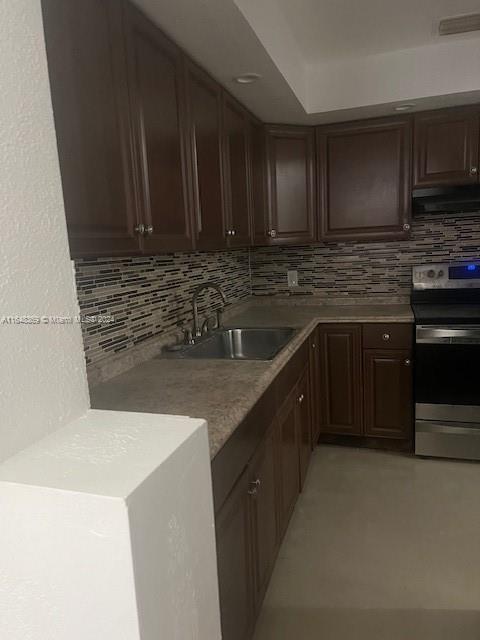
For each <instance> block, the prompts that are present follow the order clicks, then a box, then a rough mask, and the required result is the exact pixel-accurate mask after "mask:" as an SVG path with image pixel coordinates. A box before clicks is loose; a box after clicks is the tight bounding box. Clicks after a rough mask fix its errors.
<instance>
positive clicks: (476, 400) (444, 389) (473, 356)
mask: <svg viewBox="0 0 480 640" xmlns="http://www.w3.org/2000/svg"><path fill="white" fill-rule="evenodd" d="M415 350H416V356H415V396H416V398H415V401H416V402H425V403H429V404H463V405H476V406H480V375H479V371H480V345H478V344H477V345H474V344H473V345H472V344H469V345H465V344H459V345H453V344H417V345H416V346H415Z"/></svg>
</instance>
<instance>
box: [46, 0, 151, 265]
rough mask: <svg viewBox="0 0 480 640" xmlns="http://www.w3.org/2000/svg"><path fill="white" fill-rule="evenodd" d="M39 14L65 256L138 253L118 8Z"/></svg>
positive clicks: (92, 4) (56, 2) (62, 3)
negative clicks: (62, 211) (60, 188)
mask: <svg viewBox="0 0 480 640" xmlns="http://www.w3.org/2000/svg"><path fill="white" fill-rule="evenodd" d="M42 8H43V22H44V29H45V40H46V47H47V54H48V68H49V75H50V87H51V94H52V103H53V110H54V116H55V129H56V134H57V145H58V155H59V159H60V169H61V176H62V185H63V197H64V201H65V210H66V214H67V223H68V235H69V243H70V252H71V254H72V256H74V257H76V256H81V255H91V256H96V255H105V256H114V255H121V254H132V253H138V252H139V251H140V247H139V239H138V235H137V234H136V233H135V231H134V229H135V226H136V225H137V224H138V222H139V220H138V217H137V209H136V201H135V195H134V184H133V166H132V157H131V149H130V120H129V117H130V116H129V103H128V86H127V66H126V57H125V47H124V39H123V22H122V18H123V16H122V7H121V4H120V3H118V2H117V1H116V0H105V1H104V2H98V0H85V1H84V2H69V1H66V0H43V1H42Z"/></svg>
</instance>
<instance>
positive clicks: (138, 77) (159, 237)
mask: <svg viewBox="0 0 480 640" xmlns="http://www.w3.org/2000/svg"><path fill="white" fill-rule="evenodd" d="M126 6H127V9H126V23H127V44H128V64H129V78H130V95H131V102H132V116H133V123H134V139H135V147H136V162H137V169H138V172H137V173H138V175H137V180H138V185H139V188H140V193H141V196H140V201H141V207H140V208H141V211H142V222H144V223H145V224H147V225H151V227H152V230H151V232H150V233H146V234H145V235H144V236H143V245H144V251H145V252H147V253H148V252H155V251H174V250H182V249H191V248H192V246H193V241H192V233H191V220H190V211H191V206H190V200H191V199H190V193H189V189H188V179H187V160H186V144H185V143H186V140H185V132H186V114H185V91H184V82H183V80H184V77H183V66H182V64H183V57H182V54H181V52H180V50H179V49H178V48H177V47H176V46H175V45H174V44H173V43H172V42H171V41H170V40H168V39H167V38H166V37H165V36H164V35H163V34H162V33H161V31H160V30H159V29H158V28H157V27H155V25H153V24H152V23H151V22H150V21H149V20H147V18H145V16H144V15H143V14H142V13H140V12H139V11H138V10H137V9H135V8H134V7H133V6H132V5H130V4H127V5H126Z"/></svg>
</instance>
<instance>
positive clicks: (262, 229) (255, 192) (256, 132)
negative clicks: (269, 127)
mask: <svg viewBox="0 0 480 640" xmlns="http://www.w3.org/2000/svg"><path fill="white" fill-rule="evenodd" d="M266 144H267V138H266V130H265V126H264V125H263V124H262V123H261V122H257V121H256V120H252V121H251V124H250V158H251V162H250V164H251V169H252V181H251V185H252V243H253V244H254V245H264V244H266V243H267V240H268V237H269V236H268V235H267V232H268V230H269V228H270V226H269V219H268V210H267V176H266V169H267V167H266Z"/></svg>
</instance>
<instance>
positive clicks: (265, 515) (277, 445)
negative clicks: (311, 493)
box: [212, 345, 311, 640]
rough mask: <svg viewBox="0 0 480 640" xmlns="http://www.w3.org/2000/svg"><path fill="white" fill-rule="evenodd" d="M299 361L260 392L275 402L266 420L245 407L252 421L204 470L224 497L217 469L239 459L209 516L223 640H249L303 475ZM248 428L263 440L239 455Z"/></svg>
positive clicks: (307, 436)
mask: <svg viewBox="0 0 480 640" xmlns="http://www.w3.org/2000/svg"><path fill="white" fill-rule="evenodd" d="M307 355H308V352H307V349H306V345H304V347H301V348H300V349H299V352H298V353H297V355H296V356H294V358H292V360H291V362H290V363H289V364H287V365H286V368H285V370H284V371H283V374H284V375H282V376H279V377H277V379H276V380H275V381H274V382H273V383H272V387H270V389H269V390H267V392H266V393H267V394H270V393H272V394H273V398H272V400H275V402H272V404H271V405H270V404H268V403H267V404H266V405H265V406H270V407H271V409H270V411H271V415H269V416H268V415H267V414H266V413H265V412H264V411H261V412H255V408H254V409H252V412H251V414H249V416H250V418H251V417H252V416H255V419H254V420H252V419H249V416H247V418H246V420H245V421H244V423H242V425H240V426H239V427H238V430H237V434H238V436H237V437H238V447H229V448H225V451H226V453H225V454H224V455H225V456H226V457H225V458H224V459H223V460H222V463H221V464H220V461H219V460H217V461H216V463H215V464H214V465H213V467H212V470H213V485H214V495H217V496H220V495H225V493H224V492H223V491H221V490H220V489H219V487H220V485H221V484H222V483H223V482H224V480H225V478H226V475H225V473H224V471H225V464H227V463H230V467H231V466H232V465H234V466H236V464H237V463H238V461H239V459H240V458H241V456H242V455H244V456H245V457H246V459H245V461H244V463H243V464H244V465H245V466H244V467H243V469H244V471H243V472H242V474H241V475H240V478H239V479H238V480H237V481H236V483H235V486H234V488H233V489H232V490H231V491H230V493H229V495H228V497H226V498H223V504H222V503H220V505H221V506H220V505H219V508H218V511H217V514H216V535H217V562H218V582H219V593H220V610H221V616H222V638H223V640H248V639H249V638H250V637H251V635H252V633H253V627H254V623H255V619H256V616H257V614H258V613H259V610H260V607H261V604H262V601H263V598H264V595H265V591H266V589H267V586H268V582H269V580H270V576H271V573H272V570H273V566H274V563H275V558H276V556H277V552H278V549H279V546H280V542H281V540H282V537H283V534H284V533H285V530H286V527H287V524H288V521H289V520H290V516H291V515H292V512H293V509H294V507H295V503H296V501H297V498H298V495H299V493H300V488H301V482H303V479H304V478H305V475H306V472H307V466H308V463H309V460H310V455H311V419H310V417H311V412H310V376H309V373H310V370H309V361H308V357H307ZM285 396H286V399H285ZM282 400H283V402H282ZM276 407H279V410H278V411H276ZM267 420H268V421H269V423H270V424H269V425H268V424H267ZM262 423H263V424H262ZM266 424H267V427H266V428H265V425H266ZM255 425H256V426H255ZM242 427H245V432H243V431H242ZM255 429H258V432H259V433H261V434H263V435H262V436H259V443H258V445H257V446H256V447H255V449H254V451H253V455H251V454H245V453H242V452H244V451H245V447H246V445H247V442H251V440H252V439H253V438H254V437H255V435H254V433H253V431H255ZM218 455H222V451H220V453H219V454H218ZM242 461H243V458H242ZM217 483H218V484H217Z"/></svg>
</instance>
